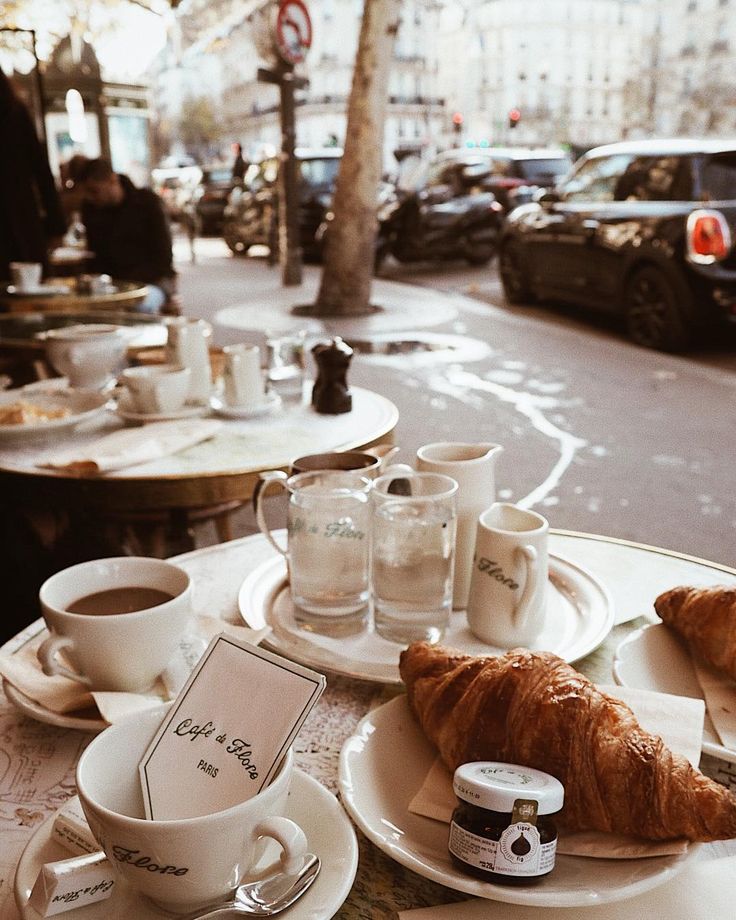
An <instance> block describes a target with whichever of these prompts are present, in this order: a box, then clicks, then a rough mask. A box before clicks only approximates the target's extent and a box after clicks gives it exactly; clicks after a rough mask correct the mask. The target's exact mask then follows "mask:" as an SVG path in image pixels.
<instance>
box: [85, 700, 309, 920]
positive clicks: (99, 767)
mask: <svg viewBox="0 0 736 920" xmlns="http://www.w3.org/2000/svg"><path fill="white" fill-rule="evenodd" d="M167 708H168V707H157V708H156V709H152V710H146V711H145V712H142V713H136V715H135V716H131V717H128V718H125V719H121V720H120V721H119V722H116V723H115V724H114V725H112V726H110V728H108V729H106V730H105V731H104V732H102V733H101V734H99V735H98V736H97V737H96V738H95V739H94V740H93V741H92V742H91V743H90V744H89V745H88V747H87V748H86V750H85V751H84V753H83V754H82V756H81V758H80V760H79V764H78V765H77V789H78V791H79V799H80V801H81V804H82V809H83V810H84V814H85V816H86V818H87V821H88V823H89V826H90V830H91V831H92V834H93V835H94V837H95V838H96V839H97V841H98V843H99V844H100V846H101V847H102V849H103V850H104V851H105V853H106V854H107V857H108V859H109V860H110V863H111V865H112V866H113V868H114V870H115V871H116V872H117V873H118V874H119V875H121V876H122V877H123V878H124V879H125V881H126V882H127V883H128V884H129V885H130V886H131V887H132V888H134V889H135V890H136V891H138V892H139V893H140V894H142V895H144V896H145V897H147V898H150V899H151V900H152V901H154V903H156V904H157V905H159V906H161V907H163V908H164V909H166V910H170V911H173V912H174V913H186V912H189V911H193V910H196V909H198V908H200V907H202V906H204V905H206V904H211V903H213V902H215V901H218V900H220V899H221V898H223V897H226V896H227V894H228V893H229V892H231V891H233V889H235V888H236V887H237V886H238V885H239V884H240V882H241V881H242V880H243V878H244V877H246V876H247V874H248V873H249V872H250V871H252V870H253V868H254V866H255V865H256V863H257V862H258V860H260V859H261V858H262V856H263V855H264V853H265V850H266V845H267V842H266V840H265V839H263V838H272V839H274V840H276V841H277V842H278V843H279V844H280V845H281V849H282V856H281V865H282V867H283V868H284V870H285V871H290V870H291V871H293V868H294V866H295V865H297V864H299V862H300V861H301V860H302V859H303V857H304V855H305V854H306V851H307V841H306V838H305V836H304V833H303V831H302V830H301V828H300V827H299V826H298V825H297V824H295V823H294V822H293V821H290V820H289V819H288V818H285V817H283V814H284V811H285V809H286V803H287V796H288V793H289V784H290V781H291V775H292V769H293V755H292V753H291V751H287V752H286V755H285V756H284V759H283V760H282V762H281V766H280V768H279V770H278V772H277V774H276V776H275V777H274V779H273V780H272V781H271V782H270V783H269V785H268V786H266V787H265V788H264V789H262V790H261V791H260V792H259V793H257V795H255V796H253V797H252V798H250V799H248V800H247V801H245V802H240V803H239V804H237V805H234V806H232V807H231V808H228V809H225V810H224V811H218V812H215V813H213V814H207V815H200V816H199V817H195V818H182V819H176V820H166V821H161V820H155V819H154V820H148V819H146V817H145V810H144V807H143V795H142V792H141V784H140V779H139V774H138V764H139V763H140V760H141V758H142V757H143V755H144V754H145V752H146V750H147V749H148V746H149V744H150V743H151V741H152V739H153V736H154V735H155V733H156V731H157V729H158V728H159V726H160V724H161V720H162V719H163V717H164V715H165V713H166V712H167ZM175 779H176V777H175V776H172V782H174V781H175Z"/></svg>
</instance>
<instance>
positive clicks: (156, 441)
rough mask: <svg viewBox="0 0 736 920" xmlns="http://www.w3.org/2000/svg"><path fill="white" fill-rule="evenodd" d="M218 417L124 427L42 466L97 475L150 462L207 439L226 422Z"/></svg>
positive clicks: (68, 451) (65, 452)
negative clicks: (217, 418)
mask: <svg viewBox="0 0 736 920" xmlns="http://www.w3.org/2000/svg"><path fill="white" fill-rule="evenodd" d="M223 424H224V423H223V422H221V421H218V420H216V419H185V420H182V421H175V422H154V423H153V424H151V425H143V426H142V427H140V428H122V429H120V430H119V431H113V432H112V434H108V435H105V436H104V437H102V438H99V440H97V441H93V442H92V443H91V444H87V445H85V446H82V447H75V448H71V449H70V450H67V451H64V452H63V453H60V454H59V455H58V456H57V457H55V458H54V459H52V460H46V461H45V462H44V463H43V464H41V466H44V467H48V468H49V469H55V470H64V471H65V472H69V473H75V474H77V475H79V476H95V475H99V474H100V473H110V472H112V471H114V470H122V469H125V468H126V467H129V466H137V465H138V464H140V463H149V462H150V461H152V460H160V459H161V457H168V456H170V455H171V454H177V453H179V451H182V450H185V449H186V448H187V447H193V446H194V445H195V444H199V443H200V441H206V440H208V438H211V437H212V436H213V435H215V434H216V433H217V432H218V431H219V430H220V429H221V428H222V426H223Z"/></svg>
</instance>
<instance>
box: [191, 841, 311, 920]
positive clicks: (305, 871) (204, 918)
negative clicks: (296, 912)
mask: <svg viewBox="0 0 736 920" xmlns="http://www.w3.org/2000/svg"><path fill="white" fill-rule="evenodd" d="M319 870H320V860H319V857H318V856H315V855H314V853H307V854H306V855H305V857H304V861H303V862H302V865H301V867H300V868H299V869H298V870H297V871H296V872H293V873H290V874H289V875H286V874H285V873H283V872H277V873H276V874H275V875H269V876H267V877H266V878H262V879H259V880H258V881H257V882H245V883H244V884H242V885H239V886H238V887H237V888H236V889H235V895H234V897H231V898H229V899H228V900H227V901H222V902H221V903H220V904H215V905H212V906H210V907H208V908H204V913H202V912H201V911H202V909H203V908H200V910H199V911H195V912H194V913H192V914H186V915H185V916H183V917H178V918H177V920H209V918H210V917H224V916H225V915H226V914H230V913H232V914H246V915H247V916H249V917H272V916H273V915H274V914H278V913H281V911H282V910H286V908H287V907H290V906H291V905H292V904H293V903H294V901H296V900H297V899H298V898H300V897H301V896H302V895H303V894H304V892H305V891H306V890H307V889H308V888H309V886H310V885H311V884H312V882H313V881H314V880H315V879H316V878H317V875H318V874H319Z"/></svg>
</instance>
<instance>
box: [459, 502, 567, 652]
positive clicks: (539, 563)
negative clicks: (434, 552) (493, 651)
mask: <svg viewBox="0 0 736 920" xmlns="http://www.w3.org/2000/svg"><path fill="white" fill-rule="evenodd" d="M548 533H549V524H548V523H547V521H546V519H545V518H543V517H542V515H541V514H537V513H536V512H535V511H527V510H525V509H523V508H520V507H519V506H518V505H512V504H510V503H508V502H495V503H494V504H493V505H491V507H490V508H488V509H487V510H486V511H484V512H483V513H482V514H481V515H480V518H479V520H478V532H477V535H476V539H475V555H474V558H473V572H472V575H471V579H470V596H469V598H468V609H467V618H468V626H469V627H470V630H471V632H472V633H473V634H474V635H475V636H477V637H478V638H479V639H480V640H481V641H483V642H487V643H488V644H489V645H493V646H495V647H497V648H503V649H509V648H515V647H516V646H521V645H527V644H528V643H529V642H531V641H532V640H533V639H534V638H535V637H536V636H537V635H538V634H539V633H540V632H541V631H542V627H543V626H544V616H545V608H546V599H547V581H548V577H549V572H548V570H549V563H548V550H547V538H548Z"/></svg>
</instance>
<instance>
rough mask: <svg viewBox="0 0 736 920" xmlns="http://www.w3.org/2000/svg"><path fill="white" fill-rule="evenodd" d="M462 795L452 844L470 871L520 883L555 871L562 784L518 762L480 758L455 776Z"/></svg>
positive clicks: (457, 862) (455, 855)
mask: <svg viewBox="0 0 736 920" xmlns="http://www.w3.org/2000/svg"><path fill="white" fill-rule="evenodd" d="M452 785H453V789H454V790H455V795H456V796H457V799H458V804H457V808H456V809H455V811H454V813H453V815H452V822H451V823H450V839H449V842H448V848H449V850H450V855H451V857H452V860H453V862H454V863H455V865H457V866H458V867H459V868H461V869H462V870H463V871H464V872H467V873H469V874H470V875H474V876H476V877H477V878H481V879H483V880H484V881H488V882H501V883H503V884H510V885H518V884H528V883H530V882H534V881H536V880H538V879H540V878H542V877H543V876H545V875H547V874H548V873H549V872H551V871H552V869H553V868H554V864H555V851H556V849H557V827H556V826H555V822H554V816H555V815H556V814H557V813H558V812H559V811H560V809H561V808H562V803H563V801H564V798H565V790H564V788H563V786H562V783H561V782H560V781H559V780H557V779H555V778H554V776H550V775H549V774H548V773H542V771H541V770H532V769H530V768H529V767H522V766H519V765H518V764H513V763H494V762H492V761H477V762H475V763H466V764H463V765H462V766H460V767H458V768H457V770H456V771H455V775H454V777H453V782H452Z"/></svg>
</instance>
